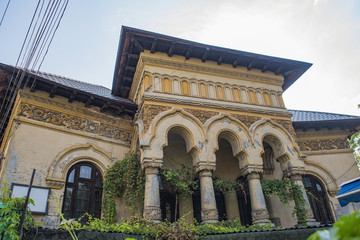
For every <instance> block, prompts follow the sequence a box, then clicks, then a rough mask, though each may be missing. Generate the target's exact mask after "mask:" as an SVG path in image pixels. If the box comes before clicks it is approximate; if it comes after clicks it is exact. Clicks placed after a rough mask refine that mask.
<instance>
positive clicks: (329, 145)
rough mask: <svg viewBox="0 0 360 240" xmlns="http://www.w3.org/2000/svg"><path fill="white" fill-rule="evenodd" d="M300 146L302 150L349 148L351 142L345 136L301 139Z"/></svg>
mask: <svg viewBox="0 0 360 240" xmlns="http://www.w3.org/2000/svg"><path fill="white" fill-rule="evenodd" d="M299 146H300V150H301V151H325V150H340V149H341V150H342V149H349V144H348V142H347V141H346V139H345V138H335V139H314V140H304V141H299Z"/></svg>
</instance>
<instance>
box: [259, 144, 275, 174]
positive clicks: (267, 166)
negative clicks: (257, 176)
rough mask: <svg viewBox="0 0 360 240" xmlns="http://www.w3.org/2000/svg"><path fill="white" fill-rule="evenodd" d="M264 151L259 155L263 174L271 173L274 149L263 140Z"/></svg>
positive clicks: (272, 170)
mask: <svg viewBox="0 0 360 240" xmlns="http://www.w3.org/2000/svg"><path fill="white" fill-rule="evenodd" d="M263 147H264V153H263V154H262V155H261V158H262V160H263V170H264V174H272V173H273V172H274V169H275V166H274V150H273V149H272V147H271V146H270V145H269V144H268V143H267V142H263Z"/></svg>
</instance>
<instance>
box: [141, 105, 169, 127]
mask: <svg viewBox="0 0 360 240" xmlns="http://www.w3.org/2000/svg"><path fill="white" fill-rule="evenodd" d="M170 108H171V107H169V106H160V105H150V104H144V105H143V106H142V108H141V111H140V114H139V119H141V120H142V121H143V124H144V133H146V132H147V130H148V129H149V127H150V124H151V122H152V120H153V119H154V118H155V117H156V115H158V114H159V113H161V112H164V111H166V110H169V109H170Z"/></svg>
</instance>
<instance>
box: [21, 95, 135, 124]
mask: <svg viewBox="0 0 360 240" xmlns="http://www.w3.org/2000/svg"><path fill="white" fill-rule="evenodd" d="M23 99H26V100H27V101H31V102H34V101H35V102H38V103H41V105H46V106H51V107H55V108H58V109H64V110H66V111H67V112H72V113H76V114H82V115H86V116H89V117H92V118H95V119H102V120H103V121H104V122H107V123H112V124H114V125H122V126H128V127H132V117H131V116H128V115H124V116H122V117H121V118H115V117H112V116H110V115H109V114H103V113H100V109H99V108H97V107H91V108H79V107H75V106H74V105H72V104H64V103H61V102H57V101H55V100H53V99H50V98H43V97H40V96H37V95H32V94H30V93H27V92H24V93H23Z"/></svg>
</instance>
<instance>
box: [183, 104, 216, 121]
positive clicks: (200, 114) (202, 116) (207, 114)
mask: <svg viewBox="0 0 360 240" xmlns="http://www.w3.org/2000/svg"><path fill="white" fill-rule="evenodd" d="M184 110H185V111H186V112H188V113H190V114H192V115H194V116H195V117H196V118H198V119H199V120H200V122H201V123H202V124H205V122H206V121H207V120H208V119H209V118H212V117H213V116H216V115H218V114H219V113H218V112H213V111H205V110H199V109H190V108H184Z"/></svg>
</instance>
